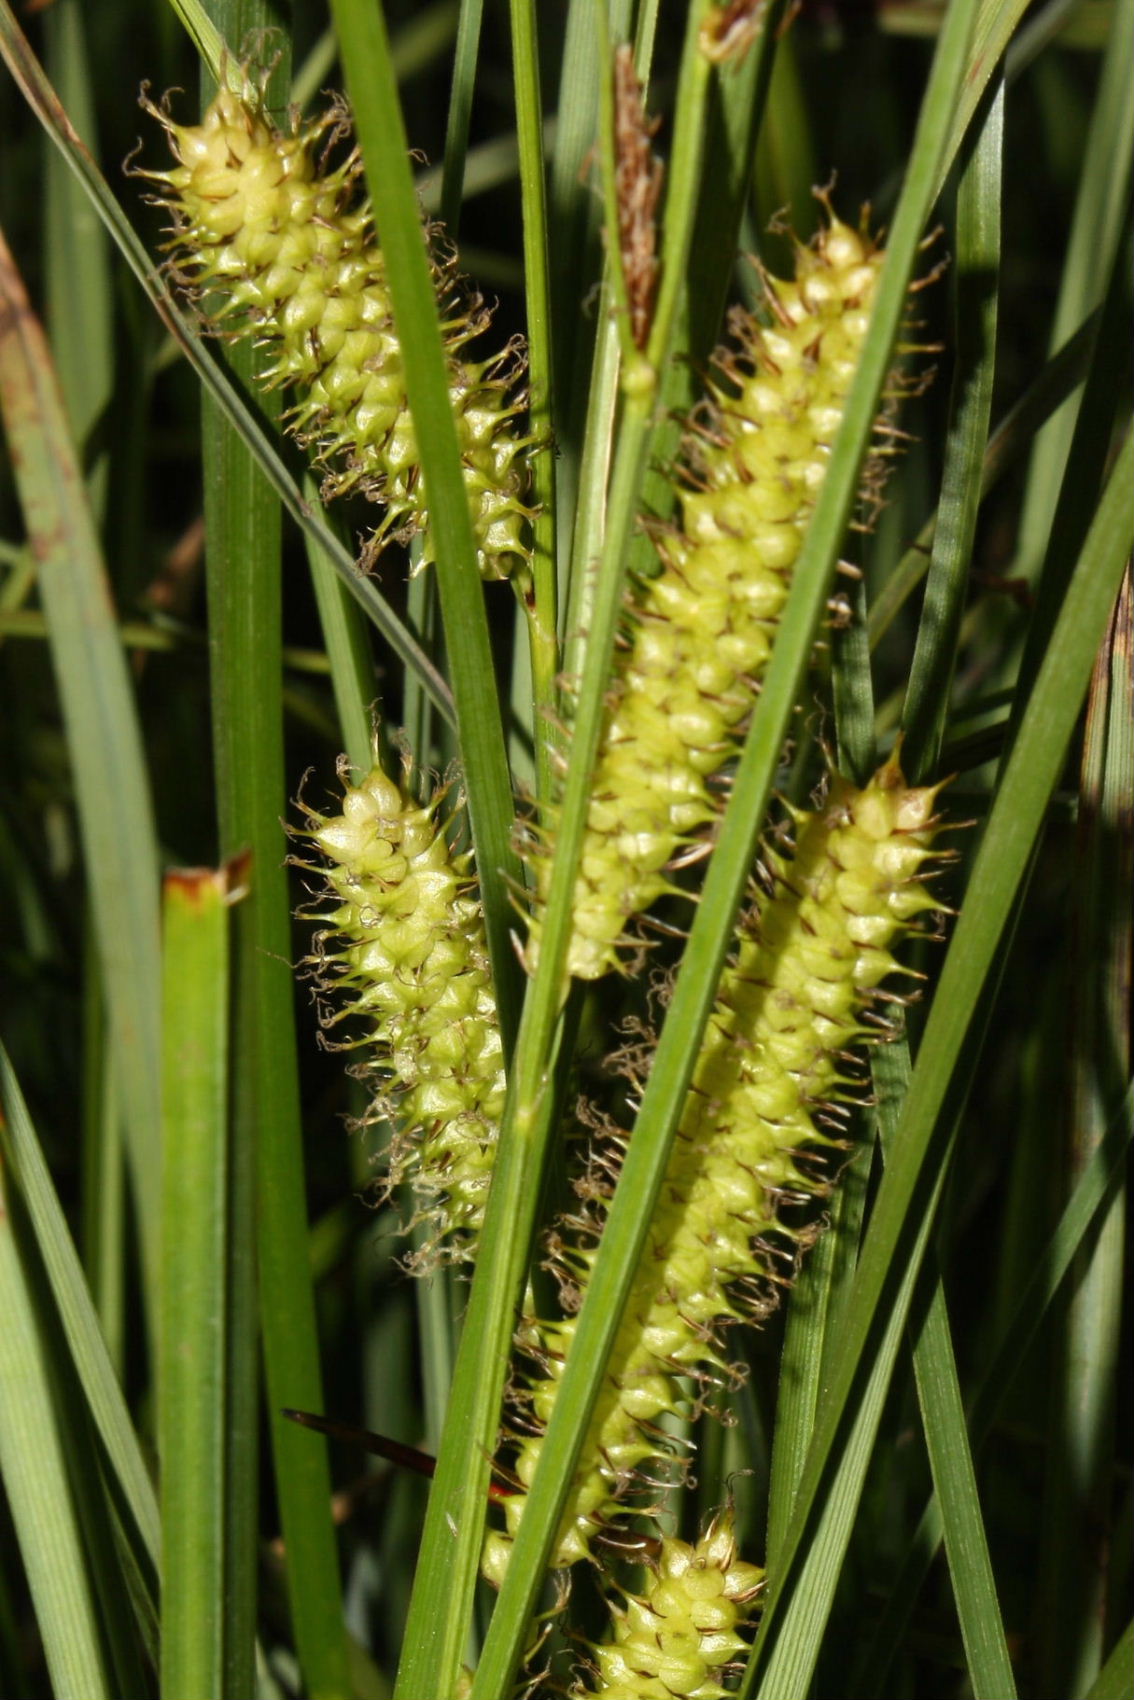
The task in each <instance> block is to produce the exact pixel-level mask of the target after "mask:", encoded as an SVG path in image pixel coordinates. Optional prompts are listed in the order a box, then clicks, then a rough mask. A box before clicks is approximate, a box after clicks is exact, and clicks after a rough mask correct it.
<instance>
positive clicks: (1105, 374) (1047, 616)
mask: <svg viewBox="0 0 1134 1700" xmlns="http://www.w3.org/2000/svg"><path fill="white" fill-rule="evenodd" d="M1127 291H1128V284H1127V269H1126V264H1125V254H1124V253H1123V252H1121V251H1120V252H1118V253H1116V254H1115V255H1114V256H1113V259H1112V262H1111V272H1110V278H1109V281H1108V284H1107V289H1106V296H1105V299H1104V301H1103V304H1102V310H1101V313H1100V316H1099V320H1098V329H1097V333H1096V336H1095V339H1094V343H1093V347H1092V358H1091V364H1090V367H1089V369H1088V372H1087V381H1086V383H1085V385H1084V387H1083V396H1082V405H1081V407H1080V408H1079V411H1078V415H1077V417H1076V419H1075V424H1074V431H1073V434H1072V437H1071V446H1070V449H1069V451H1068V453H1067V459H1066V466H1065V467H1064V471H1063V483H1062V485H1061V487H1060V490H1059V494H1058V497H1057V499H1056V501H1055V504H1054V509H1053V512H1052V520H1051V529H1050V531H1049V532H1048V534H1047V539H1046V544H1045V547H1044V555H1043V564H1042V566H1041V568H1040V573H1039V582H1038V585H1037V587H1036V600H1035V608H1034V611H1033V613H1032V618H1031V620H1030V622H1029V625H1028V634H1027V639H1026V641H1025V644H1024V653H1023V655H1022V657H1021V659H1020V666H1019V672H1018V676H1017V680H1016V693H1015V697H1014V699H1013V703H1012V714H1011V720H1010V725H1009V731H1008V739H1007V744H1006V748H1011V741H1012V738H1013V737H1014V735H1015V729H1016V727H1017V726H1018V724H1019V721H1020V716H1021V714H1022V713H1023V708H1024V704H1025V703H1026V701H1027V693H1028V690H1029V688H1030V686H1031V683H1032V681H1033V680H1034V678H1035V676H1036V670H1037V669H1038V667H1039V665H1040V663H1041V661H1042V659H1043V657H1044V655H1045V654H1046V651H1047V646H1048V643H1049V641H1050V634H1051V631H1052V628H1053V627H1054V625H1055V622H1056V619H1057V618H1058V616H1059V611H1060V609H1061V608H1062V606H1063V602H1064V599H1065V597H1066V595H1067V587H1068V583H1069V580H1070V576H1071V573H1072V571H1073V570H1074V565H1075V562H1076V560H1077V559H1078V556H1079V551H1080V549H1081V548H1082V544H1083V538H1084V537H1085V536H1086V534H1087V528H1088V526H1089V525H1090V523H1091V520H1092V516H1093V515H1094V513H1095V511H1096V509H1097V506H1098V497H1099V491H1100V489H1101V488H1102V483H1103V478H1104V475H1105V472H1106V468H1107V464H1108V457H1109V455H1110V450H1111V446H1112V439H1113V434H1114V431H1115V429H1116V427H1118V426H1120V425H1121V423H1122V422H1123V421H1124V420H1126V419H1127V418H1128V417H1129V401H1128V397H1127V387H1126V383H1125V377H1126V374H1125V372H1124V371H1123V368H1122V365H1121V362H1119V361H1117V360H1115V358H1114V349H1115V348H1116V347H1117V346H1118V345H1119V344H1120V342H1121V340H1122V339H1123V337H1124V336H1125V335H1126V326H1127V322H1128V318H1129V305H1128V293H1127ZM1052 423H1053V424H1055V423H1057V421H1055V420H1053V421H1052ZM1037 452H1038V450H1037Z"/></svg>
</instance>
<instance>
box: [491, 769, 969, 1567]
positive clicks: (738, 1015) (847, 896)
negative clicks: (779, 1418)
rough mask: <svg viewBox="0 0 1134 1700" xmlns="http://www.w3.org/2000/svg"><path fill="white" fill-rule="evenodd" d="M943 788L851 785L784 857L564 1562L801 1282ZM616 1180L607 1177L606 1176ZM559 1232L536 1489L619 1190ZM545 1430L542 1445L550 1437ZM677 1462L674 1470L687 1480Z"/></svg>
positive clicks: (642, 1270)
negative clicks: (810, 1222)
mask: <svg viewBox="0 0 1134 1700" xmlns="http://www.w3.org/2000/svg"><path fill="white" fill-rule="evenodd" d="M935 799H936V791H935V790H934V789H930V788H911V787H909V786H907V785H906V783H905V781H904V779H903V777H902V773H901V770H900V768H899V767H898V765H897V763H896V761H890V762H888V763H887V764H886V765H885V766H884V767H882V768H881V769H880V770H879V772H878V773H877V774H875V776H874V778H873V779H872V780H871V782H870V784H869V785H868V786H866V787H865V789H863V790H861V791H859V790H856V789H855V788H854V787H853V786H850V785H848V784H847V783H846V782H845V781H843V780H841V779H836V780H835V781H834V782H833V783H832V785H831V788H830V792H829V795H828V798H827V801H826V803H825V805H824V807H823V808H822V809H821V810H819V812H818V813H816V814H814V815H800V816H798V817H797V825H798V834H797V843H796V848H795V851H794V854H792V855H791V856H787V855H775V856H771V857H769V859H768V870H767V871H768V874H769V877H770V881H771V886H772V890H771V894H770V895H768V894H761V895H759V896H757V897H756V899H755V900H754V902H753V904H752V907H751V908H750V910H749V911H748V913H747V915H746V916H745V918H744V920H743V922H742V926H741V931H740V937H739V940H738V943H737V947H736V950H735V953H734V956H733V958H732V961H731V962H730V963H729V965H728V967H727V968H726V969H725V972H724V974H723V975H722V978H721V984H720V987H719V989H718V994H717V998H716V1001H715V1003H714V1006H713V1011H712V1014H711V1015H710V1018H709V1024H708V1028H707V1030H706V1035H705V1040H704V1043H703V1045H702V1049H701V1053H700V1056H699V1057H698V1060H697V1064H696V1067H695V1069H694V1074H693V1081H692V1086H691V1088H690V1092H689V1096H688V1098H687V1100H686V1103H685V1106H684V1109H683V1112H682V1117H681V1121H680V1124H679V1128H678V1135H677V1138H676V1140H675V1142H674V1146H673V1152H672V1155H671V1158H670V1163H669V1168H668V1170H667V1173H666V1177H665V1181H664V1183H663V1186H662V1191H661V1195H660V1197H659V1201H658V1205H657V1209H656V1211H655V1214H654V1218H653V1220H652V1221H651V1223H650V1228H649V1233H648V1237H647V1240H646V1244H645V1248H644V1250H643V1254H642V1259H641V1262H640V1264H639V1267H638V1270H637V1273H636V1274H635V1277H634V1281H633V1284H632V1286H631V1290H630V1296H629V1299H628V1301H627V1305H626V1309H625V1311H624V1313H623V1317H622V1322H621V1325H620V1327H619V1331H618V1334H617V1336H616V1339H615V1344H614V1349H613V1352H612V1355H611V1360H610V1363H609V1365H608V1368H607V1374H606V1377H605V1379H604V1382H603V1385H602V1388H601V1391H600V1393H599V1397H598V1401H597V1403H596V1406H595V1410H594V1412H593V1414H592V1418H591V1425H590V1429H589V1431H588V1434H587V1438H586V1441H585V1443H584V1446H583V1451H582V1454H581V1456H580V1460H579V1464H578V1466H577V1468H576V1473H575V1477H574V1481H573V1485H572V1489H571V1493H570V1497H569V1499H568V1502H567V1507H566V1510H565V1512H564V1515H563V1520H562V1522H561V1524H560V1529H559V1533H558V1537H557V1542H556V1549H555V1555H556V1556H555V1563H556V1564H557V1565H569V1564H573V1563H575V1562H576V1561H577V1560H578V1559H581V1558H584V1557H586V1556H587V1555H588V1554H589V1553H590V1551H591V1547H592V1544H593V1542H594V1540H595V1537H596V1535H598V1534H600V1533H601V1532H602V1529H603V1527H604V1526H605V1524H606V1523H607V1522H608V1521H609V1519H610V1518H611V1517H616V1516H618V1515H619V1513H620V1512H623V1511H625V1510H627V1509H633V1508H634V1507H635V1505H636V1504H638V1503H639V1502H640V1499H641V1494H642V1489H643V1486H645V1488H647V1489H648V1488H649V1485H650V1482H651V1480H653V1481H656V1480H657V1478H658V1474H659V1467H660V1469H661V1470H662V1472H663V1473H664V1464H663V1465H661V1466H659V1465H657V1464H655V1465H654V1466H653V1467H652V1468H650V1469H647V1470H643V1469H642V1466H643V1465H644V1464H645V1463H646V1461H647V1460H658V1459H661V1458H664V1456H665V1442H664V1440H663V1437H662V1435H661V1434H660V1432H659V1429H658V1426H657V1425H658V1422H659V1419H660V1418H661V1417H662V1416H663V1414H664V1413H667V1412H669V1413H672V1412H678V1411H681V1410H682V1409H683V1408H684V1407H685V1405H686V1403H687V1400H686V1395H685V1392H684V1390H683V1387H682V1378H684V1377H688V1376H692V1377H693V1378H694V1379H695V1380H700V1381H701V1382H702V1384H703V1385H704V1384H708V1385H711V1384H712V1383H713V1382H714V1381H716V1382H721V1381H724V1382H726V1383H727V1382H728V1381H729V1380H730V1379H731V1373H732V1372H731V1369H730V1365H729V1362H728V1359H727V1358H726V1356H725V1355H724V1343H723V1337H722V1331H723V1329H724V1326H725V1325H726V1324H727V1322H728V1321H729V1320H730V1319H732V1318H737V1317H748V1318H751V1319H758V1318H759V1317H760V1316H761V1315H763V1314H765V1313H766V1312H767V1311H768V1310H769V1309H770V1308H771V1307H772V1305H773V1304H774V1303H775V1292H776V1288H777V1286H779V1285H782V1283H783V1281H784V1280H785V1279H787V1275H786V1274H785V1272H784V1270H783V1268H782V1267H781V1266H782V1265H783V1263H784V1261H785V1259H784V1255H783V1251H782V1250H781V1251H777V1249H776V1245H777V1240H778V1241H779V1242H780V1245H781V1246H782V1245H783V1243H784V1241H785V1239H786V1241H787V1243H788V1244H789V1245H790V1243H791V1238H792V1235H791V1232H790V1230H789V1229H786V1228H785V1227H784V1225H783V1223H782V1222H781V1221H780V1205H781V1203H782V1202H783V1200H785V1199H787V1200H789V1201H791V1200H799V1199H801V1198H803V1197H806V1196H807V1195H808V1194H814V1193H816V1192H821V1191H822V1190H824V1187H825V1184H826V1183H825V1181H824V1180H823V1179H822V1177H821V1176H820V1175H819V1174H818V1173H817V1168H816V1164H815V1162H814V1160H812V1161H810V1162H809V1161H808V1159H807V1157H806V1155H805V1153H807V1151H808V1150H811V1151H815V1150H816V1149H817V1148H822V1147H825V1146H831V1145H833V1144H838V1143H839V1142H838V1140H836V1139H834V1138H833V1137H832V1136H831V1134H830V1133H829V1132H825V1131H824V1123H825V1122H829V1120H830V1118H831V1117H832V1116H833V1115H835V1114H837V1111H838V1107H839V1103H840V1100H844V1099H846V1098H848V1097H852V1096H853V1081H852V1080H849V1079H848V1067H849V1061H848V1052H849V1051H850V1050H851V1049H852V1048H853V1046H854V1045H855V1043H856V1041H858V1040H859V1039H860V1038H861V1037H862V1035H863V1033H864V1016H865V1015H866V1013H867V1012H868V1011H869V1009H870V1007H871V1005H872V1004H873V1003H874V1002H875V1001H876V998H877V996H878V988H879V986H880V984H881V982H882V981H883V980H884V979H885V978H886V976H887V975H889V974H890V973H891V972H892V971H893V970H894V969H896V968H897V966H898V965H897V963H896V962H895V959H894V957H893V955H892V947H893V945H894V944H895V943H896V942H897V940H898V939H899V938H900V937H901V936H902V934H903V933H905V932H907V931H908V930H909V929H910V927H911V926H912V925H913V924H915V923H916V921H917V919H918V917H920V916H922V915H924V914H925V913H926V912H927V911H930V910H933V909H936V908H938V907H939V905H938V903H937V901H936V900H935V898H934V897H933V896H931V895H930V893H929V892H928V891H927V890H926V886H925V876H926V873H927V871H928V870H927V867H926V864H927V863H929V862H930V861H931V860H932V858H933V857H934V855H935V852H934V851H933V849H932V838H933V832H934V827H935V824H936V823H935V819H934V809H935ZM612 1166H613V1165H612V1164H611V1163H610V1162H609V1161H608V1162H607V1164H606V1165H605V1168H606V1172H607V1173H609V1170H610V1168H611V1167H612ZM593 1180H594V1184H593V1185H592V1186H590V1187H589V1188H587V1189H585V1190H587V1191H589V1193H590V1195H591V1203H590V1205H589V1207H588V1208H587V1209H586V1210H584V1211H583V1212H582V1213H581V1214H580V1215H579V1216H577V1217H575V1218H573V1219H572V1220H571V1221H569V1222H566V1223H564V1224H562V1225H561V1231H560V1232H559V1233H558V1235H557V1236H556V1240H555V1243H554V1252H555V1256H556V1259H557V1261H558V1263H559V1266H560V1270H561V1273H562V1276H563V1279H564V1282H565V1284H567V1285H569V1286H573V1287H574V1288H575V1289H576V1291H575V1294H574V1297H575V1301H576V1302H575V1303H574V1304H573V1305H572V1306H571V1307H570V1309H571V1314H569V1315H567V1316H566V1317H565V1318H563V1319H562V1320H559V1321H554V1322H539V1321H537V1320H536V1319H535V1318H528V1319H526V1320H525V1322H524V1323H523V1325H522V1326H521V1329H520V1333H519V1336H518V1343H519V1345H520V1347H521V1349H522V1350H523V1351H524V1352H525V1354H526V1355H527V1356H529V1357H530V1358H532V1359H533V1361H534V1362H535V1363H536V1364H537V1365H538V1372H537V1373H536V1374H534V1375H532V1376H531V1377H530V1378H529V1380H528V1382H527V1384H526V1387H523V1388H521V1390H520V1391H519V1392H518V1395H517V1400H518V1404H519V1407H520V1417H521V1422H520V1425H519V1428H520V1431H521V1433H520V1435H519V1436H518V1437H517V1439H516V1442H515V1448H516V1456H515V1460H514V1462H513V1464H512V1465H511V1469H512V1471H513V1473H514V1475H515V1477H516V1479H517V1480H518V1481H519V1482H520V1483H521V1484H523V1485H525V1486H526V1485H528V1484H530V1482H531V1480H532V1478H533V1476H534V1473H535V1469H536V1465H537V1463H538V1460H539V1454H540V1449H541V1446H542V1434H543V1430H544V1428H545V1426H546V1424H547V1421H548V1419H549V1417H550V1415H551V1411H552V1407H553V1405H554V1402H555V1397H556V1393H557V1391H558V1386H559V1381H560V1379H561V1377H562V1374H563V1369H564V1365H565V1362H566V1359H567V1355H568V1352H569V1351H570V1348H571V1343H572V1341H573V1339H574V1336H575V1330H576V1316H575V1311H576V1310H577V1308H578V1306H577V1300H578V1294H579V1291H580V1290H581V1289H584V1288H585V1286H586V1283H587V1281H588V1279H589V1274H590V1268H591V1265H592V1263H593V1259H594V1255H595V1247H596V1246H597V1243H598V1240H599V1238H600V1236H601V1233H602V1229H603V1226H604V1224H605V1219H606V1208H607V1206H606V1196H607V1194H608V1193H609V1185H608V1184H604V1176H603V1174H601V1173H599V1174H596V1175H595V1177H593ZM533 1431H534V1432H533ZM671 1467H672V1466H671ZM503 1503H504V1512H505V1516H506V1520H507V1531H506V1532H497V1533H493V1534H491V1535H490V1537H489V1540H488V1543H487V1545H486V1549H485V1558H484V1569H485V1573H486V1574H487V1575H488V1576H489V1578H490V1579H492V1580H499V1578H500V1577H501V1576H502V1575H503V1573H504V1571H505V1570H506V1568H507V1563H508V1556H509V1552H510V1546H511V1537H512V1535H514V1533H515V1530H516V1528H517V1527H518V1525H519V1522H520V1519H521V1518H522V1516H523V1512H524V1503H525V1496H524V1494H523V1493H522V1492H518V1493H515V1494H513V1495H511V1496H509V1497H507V1498H506V1499H505V1500H504V1502H503Z"/></svg>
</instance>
